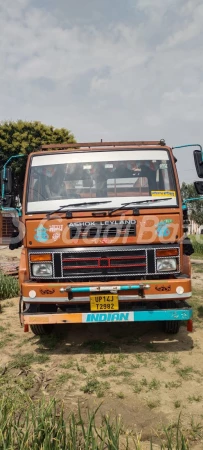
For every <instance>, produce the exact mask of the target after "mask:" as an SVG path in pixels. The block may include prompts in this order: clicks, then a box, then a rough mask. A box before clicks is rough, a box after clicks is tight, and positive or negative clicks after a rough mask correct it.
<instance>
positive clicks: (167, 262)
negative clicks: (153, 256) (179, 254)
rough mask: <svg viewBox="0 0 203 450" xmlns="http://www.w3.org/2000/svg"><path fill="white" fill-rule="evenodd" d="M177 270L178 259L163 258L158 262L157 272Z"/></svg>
mask: <svg viewBox="0 0 203 450" xmlns="http://www.w3.org/2000/svg"><path fill="white" fill-rule="evenodd" d="M176 268H177V261H176V258H163V259H158V260H157V272H170V271H174V270H176Z"/></svg>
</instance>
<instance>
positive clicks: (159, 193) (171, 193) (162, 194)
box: [151, 191, 176, 197]
mask: <svg viewBox="0 0 203 450" xmlns="http://www.w3.org/2000/svg"><path fill="white" fill-rule="evenodd" d="M151 195H152V197H176V192H175V191H151Z"/></svg>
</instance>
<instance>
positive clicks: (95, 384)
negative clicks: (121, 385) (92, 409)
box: [81, 377, 110, 398]
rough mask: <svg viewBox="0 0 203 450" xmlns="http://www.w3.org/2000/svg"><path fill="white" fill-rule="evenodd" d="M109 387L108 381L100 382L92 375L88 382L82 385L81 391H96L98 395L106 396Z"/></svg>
mask: <svg viewBox="0 0 203 450" xmlns="http://www.w3.org/2000/svg"><path fill="white" fill-rule="evenodd" d="M109 387H110V385H109V383H108V382H106V381H105V382H100V381H98V380H97V378H94V377H91V378H88V379H87V382H86V384H85V385H84V386H82V387H81V391H83V392H84V394H93V393H96V395H97V397H99V398H100V397H103V396H104V394H105V392H106V391H107V390H108V389H109Z"/></svg>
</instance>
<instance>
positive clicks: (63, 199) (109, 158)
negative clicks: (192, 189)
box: [27, 149, 177, 213]
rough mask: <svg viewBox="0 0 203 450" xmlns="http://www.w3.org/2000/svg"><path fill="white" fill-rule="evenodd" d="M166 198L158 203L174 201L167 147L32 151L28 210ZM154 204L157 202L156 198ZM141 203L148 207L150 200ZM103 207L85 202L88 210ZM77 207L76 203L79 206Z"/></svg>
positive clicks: (110, 206)
mask: <svg viewBox="0 0 203 450" xmlns="http://www.w3.org/2000/svg"><path fill="white" fill-rule="evenodd" d="M164 197H170V198H171V199H169V200H168V201H166V202H164V205H163V202H161V201H160V206H166V204H167V205H176V204H177V200H176V187H175V184H174V174H173V169H172V165H171V161H170V159H169V153H168V151H167V150H147V149H146V150H126V149H124V150H120V151H97V152H94V151H92V152H84V153H82V152H80V153H79V152H76V153H61V154H60V153H55V154H51V155H50V154H44V155H40V156H39V155H36V156H33V158H32V161H31V169H30V177H29V189H28V196H27V212H28V213H31V212H41V211H44V212H47V211H51V210H55V209H57V208H60V207H61V206H63V205H66V204H69V205H71V203H73V204H74V207H73V209H77V206H76V204H77V203H81V202H82V201H83V200H84V201H85V202H87V201H90V202H91V201H93V200H95V199H98V200H100V201H102V200H107V199H108V200H109V205H108V206H105V208H110V209H111V208H112V207H113V208H114V207H117V206H118V207H119V206H120V205H121V204H122V203H124V202H130V201H136V200H147V199H150V198H151V199H154V198H160V200H161V198H164ZM156 204H157V205H159V203H156ZM145 207H150V203H149V204H147V205H146V206H145ZM95 208H96V209H99V208H100V209H102V208H104V206H103V207H102V204H101V206H100V205H93V206H91V205H88V209H95ZM78 209H79V205H78Z"/></svg>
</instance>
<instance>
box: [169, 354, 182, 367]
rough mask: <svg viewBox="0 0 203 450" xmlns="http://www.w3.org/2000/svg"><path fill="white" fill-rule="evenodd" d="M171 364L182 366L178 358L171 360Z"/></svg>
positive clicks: (174, 357)
mask: <svg viewBox="0 0 203 450" xmlns="http://www.w3.org/2000/svg"><path fill="white" fill-rule="evenodd" d="M171 364H172V366H177V365H178V364H180V358H178V356H173V358H172V359H171Z"/></svg>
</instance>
